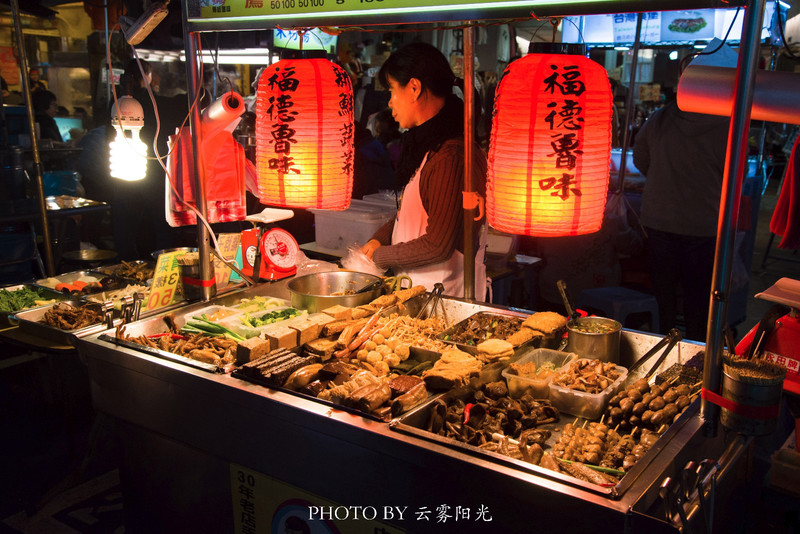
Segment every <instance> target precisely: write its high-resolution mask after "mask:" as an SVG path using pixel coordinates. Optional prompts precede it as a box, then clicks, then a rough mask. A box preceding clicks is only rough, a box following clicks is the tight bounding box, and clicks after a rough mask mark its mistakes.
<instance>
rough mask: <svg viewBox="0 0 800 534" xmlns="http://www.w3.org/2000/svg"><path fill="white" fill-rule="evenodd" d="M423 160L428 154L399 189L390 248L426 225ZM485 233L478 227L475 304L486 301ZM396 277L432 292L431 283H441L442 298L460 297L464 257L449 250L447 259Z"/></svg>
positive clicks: (412, 236)
mask: <svg viewBox="0 0 800 534" xmlns="http://www.w3.org/2000/svg"><path fill="white" fill-rule="evenodd" d="M427 160H428V155H427V154H425V157H424V158H423V159H422V163H421V164H420V166H419V168H418V169H417V172H416V173H415V174H414V176H413V177H412V178H411V181H410V182H409V183H408V185H406V187H405V189H403V198H402V201H401V202H400V209H399V210H398V212H397V220H396V221H395V223H394V231H393V232H392V245H397V244H398V243H405V242H407V241H411V240H412V239H416V238H418V237H420V236H422V235H424V234H425V230H426V228H427V226H428V212H426V211H425V206H424V205H423V204H422V197H421V196H420V193H419V182H420V175H421V174H422V168H423V167H424V166H425V162H426V161H427ZM486 233H487V232H486V225H482V226H481V235H480V243H479V245H478V250H477V254H476V255H475V300H478V301H485V300H486V290H487V287H488V283H487V279H486V264H485V263H484V256H485V252H486ZM397 274H398V275H408V276H409V277H410V278H411V282H412V283H413V284H414V285H424V286H425V287H426V288H427V289H428V291H431V290H433V286H434V284H436V283H437V282H441V283H442V284H444V294H445V295H450V296H453V297H463V296H464V255H463V254H462V253H461V252H459V251H458V249H455V250H453V253H452V254H451V255H450V257H449V258H447V259H446V260H444V261H442V262H439V263H432V264H430V265H424V266H422V267H416V268H414V269H411V270H407V271H403V272H400V273H397Z"/></svg>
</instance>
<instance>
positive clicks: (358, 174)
mask: <svg viewBox="0 0 800 534" xmlns="http://www.w3.org/2000/svg"><path fill="white" fill-rule="evenodd" d="M354 137H355V149H356V153H355V161H354V162H353V198H363V197H364V195H371V194H373V193H377V192H378V191H385V190H391V189H393V188H394V169H393V168H392V161H391V158H390V157H389V152H388V151H387V150H386V147H385V146H383V144H382V143H381V142H380V141H379V140H378V139H376V138H375V137H373V136H372V133H370V131H369V130H367V129H366V128H364V127H363V126H361V123H359V122H358V121H356V123H355V136H354Z"/></svg>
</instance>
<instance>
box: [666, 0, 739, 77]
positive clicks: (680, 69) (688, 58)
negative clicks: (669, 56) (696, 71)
mask: <svg viewBox="0 0 800 534" xmlns="http://www.w3.org/2000/svg"><path fill="white" fill-rule="evenodd" d="M741 9H742V8H741V6H740V7H737V8H736V13H734V14H733V20H732V21H731V25H730V26H728V31H726V32H725V37H723V38H722V42H721V43H720V44H719V45H718V46H717V47H716V48H715V49H714V50H712V51H711V52H706V51H705V50H704V51H702V52H695V53H694V54H688V55H687V56H686V57H684V58H683V59H681V63H680V65H679V66H678V72H679V73H681V74H683V70H684V69H685V68H686V63H687V62H688V61H691V60H692V59H694V58H695V57H697V56H710V55H711V54H716V53H717V52H718V51H720V50H721V49H722V47H723V46H725V43H727V42H728V36H729V35H730V34H731V30H732V29H733V25H734V24H735V23H736V18H737V17H738V16H739V11H741Z"/></svg>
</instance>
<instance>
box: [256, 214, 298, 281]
mask: <svg viewBox="0 0 800 534" xmlns="http://www.w3.org/2000/svg"><path fill="white" fill-rule="evenodd" d="M292 217H294V212H293V211H292V210H283V209H276V208H265V209H264V210H263V211H262V212H261V213H255V214H253V215H248V216H247V217H246V218H245V220H246V221H249V222H251V223H253V228H250V229H248V230H244V231H242V272H243V273H244V274H246V275H247V276H250V277H252V278H253V280H256V281H257V280H280V279H281V278H286V277H288V276H294V274H295V273H296V272H297V260H298V258H299V256H300V246H299V245H298V244H297V241H296V240H295V238H294V237H292V234H290V233H289V232H287V231H286V230H284V229H283V228H277V227H274V228H268V227H267V226H258V223H261V224H262V225H269V224H273V223H275V222H278V221H283V220H286V219H291V218H292Z"/></svg>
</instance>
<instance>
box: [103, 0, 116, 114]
mask: <svg viewBox="0 0 800 534" xmlns="http://www.w3.org/2000/svg"><path fill="white" fill-rule="evenodd" d="M103 26H104V28H105V35H106V41H105V43H106V46H107V47H109V48H110V45H109V42H108V40H109V38H110V36H109V33H108V2H106V3H105V4H103ZM104 61H105V60H104ZM108 69H109V71H108V76H106V109H109V108H110V104H111V84H112V80H113V79H114V71H113V69H112V68H111V65H108Z"/></svg>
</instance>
